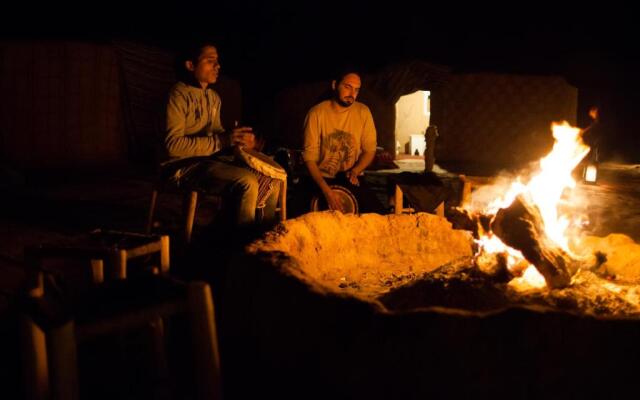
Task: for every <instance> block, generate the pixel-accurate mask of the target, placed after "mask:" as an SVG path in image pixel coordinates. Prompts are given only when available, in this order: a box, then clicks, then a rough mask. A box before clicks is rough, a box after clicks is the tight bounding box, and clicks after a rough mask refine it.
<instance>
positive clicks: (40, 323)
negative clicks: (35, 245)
mask: <svg viewBox="0 0 640 400" xmlns="http://www.w3.org/2000/svg"><path fill="white" fill-rule="evenodd" d="M33 283H34V285H33V286H32V288H31V289H30V290H29V292H28V297H27V301H26V302H25V309H24V312H23V314H22V316H21V346H22V351H21V353H22V358H23V363H22V365H23V376H24V378H25V395H26V398H27V399H30V400H31V399H34V400H35V399H37V400H44V399H61V400H62V399H65V400H73V399H78V398H79V396H80V390H79V387H80V386H79V374H78V372H79V366H78V347H79V346H82V345H83V344H84V343H87V341H89V342H90V341H92V340H95V338H96V337H105V336H109V335H114V334H115V335H116V336H117V335H118V334H120V333H121V332H122V331H127V330H132V329H135V328H139V327H140V326H144V325H145V324H150V323H154V322H156V321H158V320H159V319H162V318H166V317H169V316H172V315H176V314H186V315H187V316H188V321H189V326H190V335H189V339H188V341H189V344H190V345H191V347H192V354H193V360H194V371H195V383H196V390H195V391H196V398H198V399H219V398H221V395H222V391H221V380H220V359H219V350H218V339H217V333H216V326H215V317H214V306H213V299H212V296H211V290H210V288H209V285H207V284H206V283H203V282H191V283H188V284H187V283H182V282H178V281H175V280H172V279H169V278H167V277H161V276H156V277H151V278H148V279H144V280H138V281H135V280H119V281H112V282H110V283H107V284H105V285H102V286H100V287H97V288H95V290H93V291H91V292H88V293H86V294H85V295H83V296H81V297H78V298H75V299H74V300H73V302H72V304H73V307H72V310H73V313H71V314H70V317H65V316H67V315H69V314H68V313H66V310H64V307H62V305H61V304H55V303H56V302H55V301H51V298H49V299H48V300H49V301H47V298H46V297H45V294H46V291H49V290H50V289H49V288H48V287H47V289H45V282H44V275H43V274H42V273H39V274H37V275H36V279H35V280H34V282H33ZM53 298H54V299H55V297H53ZM52 310H53V311H52ZM60 310H62V311H60ZM107 372H108V371H105V373H107ZM105 379H108V378H105ZM113 384H114V385H117V384H118V382H113ZM151 389H152V388H151Z"/></svg>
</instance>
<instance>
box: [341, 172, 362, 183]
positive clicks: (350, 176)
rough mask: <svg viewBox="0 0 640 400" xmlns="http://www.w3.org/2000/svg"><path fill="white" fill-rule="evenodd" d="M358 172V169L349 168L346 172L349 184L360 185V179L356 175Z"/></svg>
mask: <svg viewBox="0 0 640 400" xmlns="http://www.w3.org/2000/svg"><path fill="white" fill-rule="evenodd" d="M359 174H360V171H357V170H355V169H350V170H349V171H347V172H346V174H345V175H346V176H347V179H348V180H349V182H351V184H352V185H353V186H360V181H359V180H358V175H359Z"/></svg>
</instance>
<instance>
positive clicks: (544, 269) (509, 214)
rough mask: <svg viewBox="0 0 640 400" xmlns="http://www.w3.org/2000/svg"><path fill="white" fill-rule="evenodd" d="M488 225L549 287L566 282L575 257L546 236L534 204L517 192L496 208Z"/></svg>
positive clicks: (567, 283)
mask: <svg viewBox="0 0 640 400" xmlns="http://www.w3.org/2000/svg"><path fill="white" fill-rule="evenodd" d="M491 229H492V230H493V233H494V234H495V235H496V236H498V237H499V238H500V239H501V240H502V241H503V242H504V243H505V244H507V245H509V246H511V247H513V248H514V249H517V250H520V251H521V252H522V255H523V256H524V258H525V259H526V260H527V261H529V262H530V263H531V264H533V265H534V266H535V267H536V268H537V269H538V271H539V272H540V273H541V274H542V276H544V279H545V281H546V282H547V285H548V286H549V287H550V288H552V289H557V288H563V287H566V286H568V285H569V283H570V281H571V276H572V274H573V272H575V271H576V270H577V265H578V261H577V260H575V259H574V258H572V257H571V256H570V255H569V254H567V252H565V251H564V250H563V249H562V248H560V247H559V246H558V245H556V244H555V243H554V242H553V241H552V240H551V239H549V237H548V236H547V235H546V233H545V231H544V222H543V221H542V217H541V215H540V212H539V210H538V208H537V207H535V206H533V205H531V204H530V203H529V202H528V201H527V200H526V199H525V198H524V197H522V196H518V197H516V199H515V200H514V201H513V203H511V205H510V206H509V207H507V208H502V209H500V210H499V211H498V213H497V214H496V217H495V219H494V221H493V222H492V223H491Z"/></svg>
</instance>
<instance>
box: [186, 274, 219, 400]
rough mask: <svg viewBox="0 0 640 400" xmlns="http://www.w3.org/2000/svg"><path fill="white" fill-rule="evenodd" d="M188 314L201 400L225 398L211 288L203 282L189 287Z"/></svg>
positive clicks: (194, 283)
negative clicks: (221, 379)
mask: <svg viewBox="0 0 640 400" xmlns="http://www.w3.org/2000/svg"><path fill="white" fill-rule="evenodd" d="M189 314H190V319H191V329H192V335H193V341H192V344H193V349H194V351H195V361H196V382H197V384H198V388H197V397H196V398H198V399H220V398H222V383H221V381H220V353H219V351H218V336H217V332H216V321H215V314H214V308H213V298H212V297H211V288H210V287H209V285H207V284H206V283H204V282H193V283H191V284H189Z"/></svg>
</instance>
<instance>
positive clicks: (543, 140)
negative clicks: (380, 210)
mask: <svg viewBox="0 0 640 400" xmlns="http://www.w3.org/2000/svg"><path fill="white" fill-rule="evenodd" d="M577 103H578V91H577V89H576V88H575V87H573V86H571V85H569V84H568V83H567V82H566V81H565V80H564V79H563V78H561V77H557V76H551V77H546V76H522V75H498V74H460V75H453V76H451V77H450V79H449V82H448V83H447V84H446V85H444V86H443V87H442V88H441V89H440V90H437V91H434V92H433V93H432V101H431V105H432V110H431V111H432V113H431V124H432V125H436V126H437V127H438V131H439V133H440V136H439V137H438V141H437V144H436V159H437V162H441V161H448V162H462V163H478V164H493V165H498V166H501V167H511V166H516V165H522V164H524V163H527V162H530V161H533V160H537V159H539V158H540V157H541V156H543V155H544V154H546V153H547V152H548V151H549V150H550V149H551V146H552V145H553V138H552V136H551V122H552V121H562V120H566V121H568V122H569V123H570V124H572V125H575V124H576V114H577Z"/></svg>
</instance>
